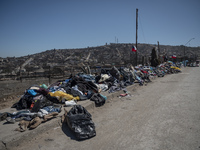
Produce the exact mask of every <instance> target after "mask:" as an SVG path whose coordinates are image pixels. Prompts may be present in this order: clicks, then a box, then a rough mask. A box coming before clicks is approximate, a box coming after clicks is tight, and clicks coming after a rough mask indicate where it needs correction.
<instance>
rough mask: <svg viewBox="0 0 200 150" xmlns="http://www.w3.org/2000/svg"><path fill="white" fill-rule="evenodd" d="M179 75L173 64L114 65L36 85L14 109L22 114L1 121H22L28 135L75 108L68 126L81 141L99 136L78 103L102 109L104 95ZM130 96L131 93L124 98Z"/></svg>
mask: <svg viewBox="0 0 200 150" xmlns="http://www.w3.org/2000/svg"><path fill="white" fill-rule="evenodd" d="M178 72H181V69H180V68H179V67H177V66H176V65H175V64H173V63H171V62H166V63H163V64H161V65H159V66H157V67H151V66H142V65H139V66H135V67H133V66H129V67H120V68H117V67H115V66H113V67H112V68H110V69H101V72H100V73H99V74H98V75H91V74H85V73H78V74H76V75H74V76H71V77H69V78H68V79H65V80H60V81H57V82H55V83H53V84H51V85H48V86H47V85H45V84H41V85H32V86H30V87H29V88H27V89H26V90H25V91H24V94H23V95H22V96H21V98H20V100H19V101H18V102H17V103H15V104H14V105H13V106H12V108H16V109H17V110H18V111H17V112H15V113H8V112H5V113H0V121H2V120H6V121H7V123H15V122H19V128H17V129H16V130H17V131H20V132H24V131H25V130H27V129H34V128H36V127H37V126H39V125H40V124H41V123H44V122H46V121H48V120H50V119H53V118H55V117H56V116H57V115H58V114H59V113H60V112H61V110H62V109H61V108H62V106H72V108H71V110H70V111H69V112H68V116H67V117H68V125H69V126H70V128H71V129H72V130H73V131H74V132H75V133H76V135H77V137H78V139H83V138H89V137H92V136H94V135H95V134H96V132H95V125H94V123H93V122H92V120H91V115H90V114H89V113H88V112H87V110H86V109H85V108H83V107H81V106H78V105H77V103H78V101H84V100H91V101H93V102H94V103H95V105H96V107H100V106H103V105H104V104H105V102H106V100H107V97H106V96H104V95H103V94H102V93H104V92H108V93H113V92H116V91H120V90H124V91H126V89H125V88H126V87H127V86H130V85H132V84H139V85H141V86H142V85H144V83H148V82H151V80H152V79H153V78H155V77H164V76H165V75H166V74H171V73H178ZM126 95H127V93H126V94H123V95H121V96H126ZM82 121H83V122H82ZM82 128H83V129H82ZM83 131H85V132H84V133H85V134H83Z"/></svg>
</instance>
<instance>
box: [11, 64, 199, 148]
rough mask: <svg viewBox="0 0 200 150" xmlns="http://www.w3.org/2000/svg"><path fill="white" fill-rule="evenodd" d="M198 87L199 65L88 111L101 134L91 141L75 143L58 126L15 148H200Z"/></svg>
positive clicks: (67, 132)
mask: <svg viewBox="0 0 200 150" xmlns="http://www.w3.org/2000/svg"><path fill="white" fill-rule="evenodd" d="M199 91H200V68H199V67H194V68H192V67H191V68H184V69H183V72H182V73H179V74H172V75H167V76H165V77H164V78H157V79H155V80H153V82H152V83H149V84H148V85H147V86H141V87H137V88H134V87H133V88H132V89H131V90H129V92H130V94H131V96H130V97H122V98H119V97H114V98H113V99H110V100H108V103H106V104H105V105H104V106H102V107H99V108H95V109H94V110H90V111H89V112H90V113H91V114H92V120H93V121H94V123H95V125H96V132H97V135H96V136H95V137H93V138H91V139H88V140H84V141H77V140H76V139H75V137H74V135H73V133H72V132H71V131H70V130H69V128H68V127H67V126H66V125H65V124H63V125H60V126H59V124H58V126H57V127H56V128H53V129H51V130H48V129H47V130H46V131H45V132H44V133H43V134H39V135H38V136H37V137H35V138H34V139H32V140H31V141H28V142H27V141H24V142H23V143H19V146H18V147H16V148H15V150H19V149H20V150H22V149H24V150H40V149H41V150H67V149H68V150H122V149H124V150H198V149H199V150H200V92H199ZM35 130H37V129H35Z"/></svg>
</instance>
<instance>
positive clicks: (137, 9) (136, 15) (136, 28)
mask: <svg viewBox="0 0 200 150" xmlns="http://www.w3.org/2000/svg"><path fill="white" fill-rule="evenodd" d="M137 32H138V8H137V9H136V42H135V47H136V49H137V51H138V47H137V37H138V35H137ZM137 51H136V53H135V61H136V66H137Z"/></svg>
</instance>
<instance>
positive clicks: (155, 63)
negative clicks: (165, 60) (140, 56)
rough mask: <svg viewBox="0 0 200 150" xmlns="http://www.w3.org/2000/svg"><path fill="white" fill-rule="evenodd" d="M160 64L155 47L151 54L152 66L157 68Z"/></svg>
mask: <svg viewBox="0 0 200 150" xmlns="http://www.w3.org/2000/svg"><path fill="white" fill-rule="evenodd" d="M158 64H159V62H158V58H157V54H156V50H155V47H154V48H153V49H152V52H151V66H153V67H156V66H158Z"/></svg>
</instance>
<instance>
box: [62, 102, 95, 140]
mask: <svg viewBox="0 0 200 150" xmlns="http://www.w3.org/2000/svg"><path fill="white" fill-rule="evenodd" d="M91 117H92V115H91V114H90V113H89V112H88V111H87V110H86V109H85V108H84V107H83V106H81V105H75V106H73V107H72V108H71V109H70V111H69V112H68V113H67V116H66V120H67V124H68V126H69V127H70V129H71V130H72V131H73V132H74V133H75V136H76V138H77V139H78V140H84V139H88V138H91V137H93V136H95V135H96V130H95V124H94V122H93V121H92V118H91Z"/></svg>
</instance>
